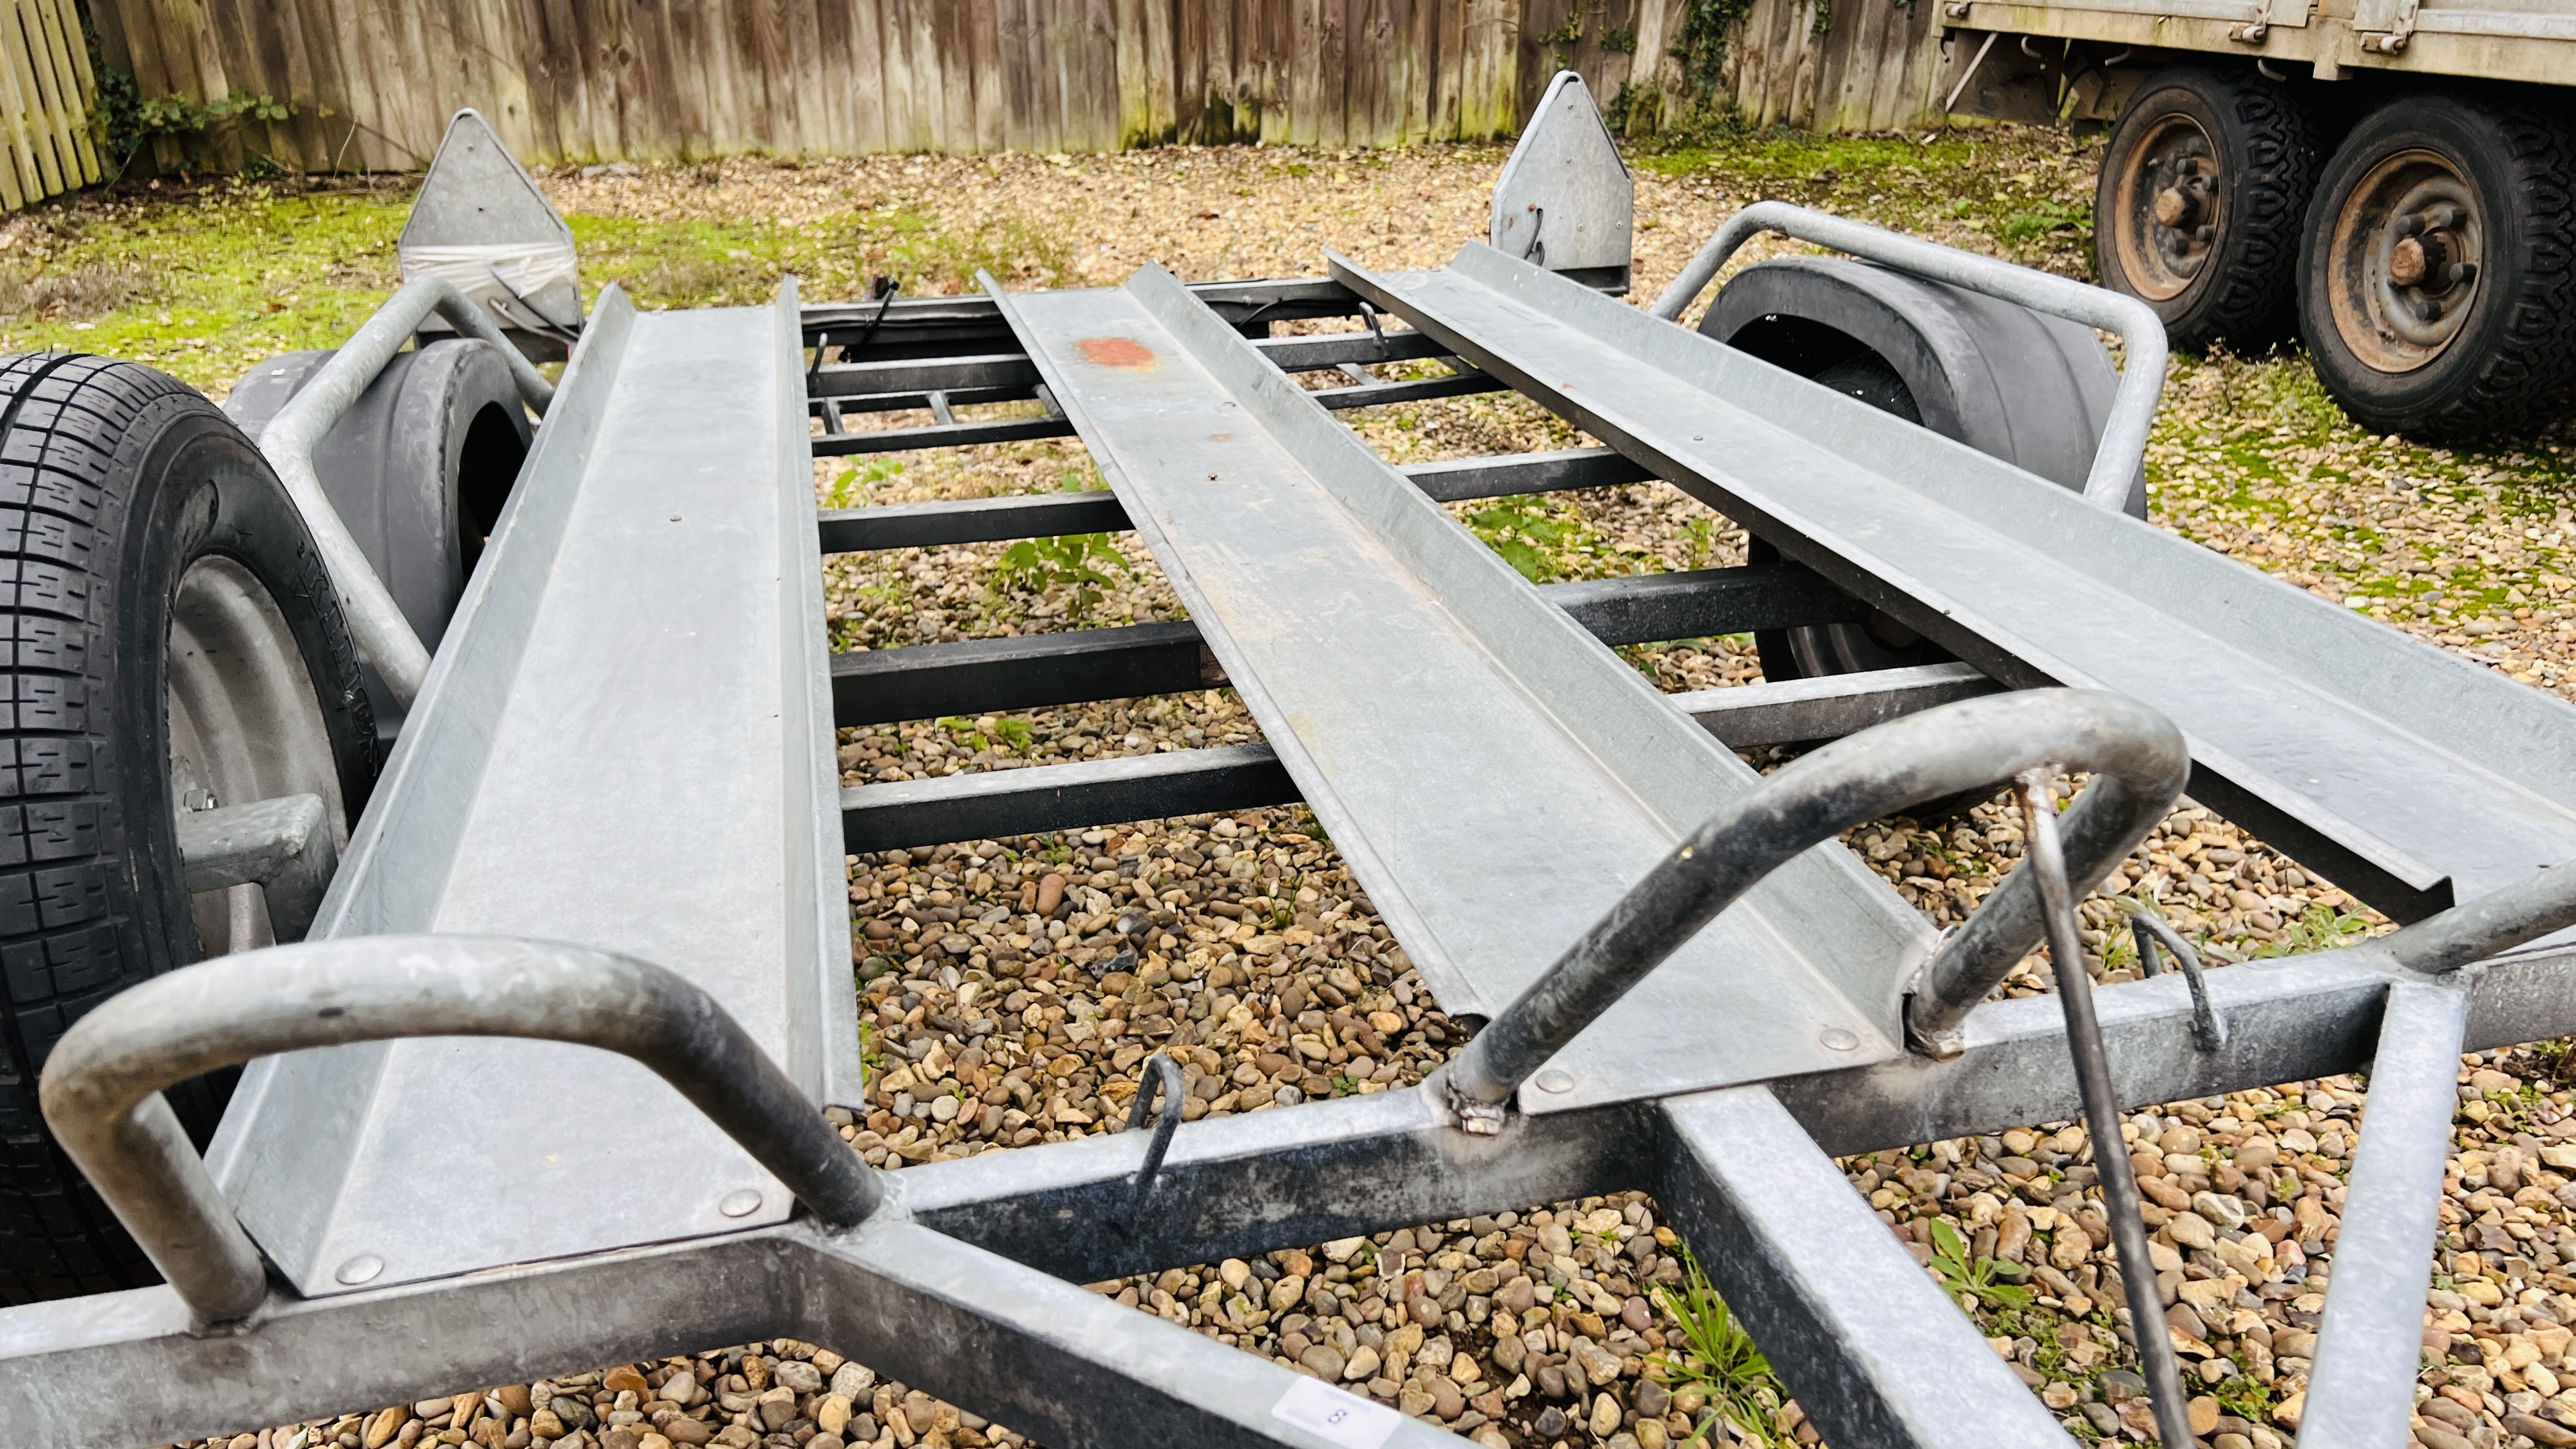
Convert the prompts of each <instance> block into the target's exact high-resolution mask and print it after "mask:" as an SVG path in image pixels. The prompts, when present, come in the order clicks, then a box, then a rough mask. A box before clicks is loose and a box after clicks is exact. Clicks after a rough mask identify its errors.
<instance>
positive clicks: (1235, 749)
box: [841, 626, 2002, 851]
mask: <svg viewBox="0 0 2576 1449" xmlns="http://www.w3.org/2000/svg"><path fill="white" fill-rule="evenodd" d="M1157 627H1169V626H1157ZM1102 632H1107V631H1102ZM2000 688H2002V686H2001V685H1998V684H1996V683H1995V682H1994V681H1993V680H1991V679H1988V678H1986V677H1985V676H1984V675H1982V674H1979V673H1978V672H1977V671H1975V670H1974V669H1971V668H1969V667H1968V666H1967V665H1964V664H1924V665H1916V666H1914V667H1911V668H1906V669H1882V670H1875V671H1872V672H1870V673H1866V674H1837V675H1831V676H1828V677H1825V678H1822V679H1797V680H1790V681H1788V682H1785V683H1781V684H1744V685H1735V686H1731V687H1728V688H1724V689H1703V690H1697V691H1694V692H1692V693H1689V694H1677V695H1673V696H1670V698H1671V700H1672V702H1673V705H1674V707H1675V708H1677V709H1679V710H1681V711H1682V712H1683V713H1685V714H1687V715H1689V716H1690V717H1691V718H1692V719H1694V720H1696V721H1698V722H1699V725H1700V727H1701V728H1703V729H1705V730H1707V731H1708V732H1709V733H1710V734H1713V735H1715V736H1717V738H1718V739H1720V740H1721V741H1724V742H1725V743H1726V744H1728V745H1731V746H1734V747H1735V748H1737V749H1745V748H1749V747H1752V746H1755V745H1778V744H1792V743H1803V742H1807V741H1813V740H1823V739H1836V738H1840V737H1841V736H1843V735H1847V734H1856V733H1858V732H1859V731H1861V730H1865V729H1867V728H1869V727H1870V726H1872V725H1877V724H1884V723H1886V722H1887V721H1888V720H1891V719H1896V718H1899V717H1901V716H1904V715H1908V714H1912V713H1914V712H1916V711H1917V710H1925V709H1930V708H1933V707H1934V706H1936V705H1943V704H1949V703H1952V702H1954V701H1957V700H1962V699H1973V698H1975V697H1976V696H1978V695H1981V694H1991V693H1993V692H1995V691H1996V690H1998V689H2000ZM1299 798H1300V797H1299V795H1298V792H1297V785H1296V782H1295V781H1294V780H1291V779H1290V778H1289V777H1288V771H1287V770H1286V769H1285V768H1284V767H1282V766H1281V765H1280V763H1279V757H1278V756H1277V755H1276V754H1274V753H1273V752H1272V751H1271V748H1270V747H1269V746H1268V745H1264V744H1251V745H1226V746H1221V747H1214V748H1209V749H1203V750H1175V751H1171V752H1169V753H1164V754H1153V755H1131V756H1126V757H1123V758H1113V759H1105V760H1074V761H1069V762H1066V763H1063V764H1054V765H1034V766H1028V767H1024V768H1021V769H1015V770H984V771H975V772H970V773H966V774H958V775H946V776H940V777H937V778H933V779H928V780H905V781H896V782H892V783H887V784H880V785H860V786H855V787H852V788H849V789H845V790H843V791H842V792H841V832H842V840H843V848H844V849H847V850H852V851H862V850H892V849H895V848H896V847H898V846H915V845H937V844H940V843H942V842H945V841H952V840H985V839H994V838H999V837H1003V836H1011V835H1027V834H1031V833H1034V832H1037V831H1046V830H1070V829H1077V828H1083V827H1088V826H1093V825H1107V824H1112V823H1114V822H1117V821H1122V820H1160V819H1166V818H1169V817H1171V816H1175V815H1198V814H1204V813H1207V812H1209V811H1216V810H1251V809H1257V808H1259V807H1261V806H1264V805H1287V804H1292V803H1294V802H1295V801H1297V800H1298V799H1299Z"/></svg>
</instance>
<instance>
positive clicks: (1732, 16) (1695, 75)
mask: <svg viewBox="0 0 2576 1449" xmlns="http://www.w3.org/2000/svg"><path fill="white" fill-rule="evenodd" d="M1752 13H1753V0H1689V3H1688V4H1686V5H1685V6H1683V7H1682V24H1681V31H1680V33H1679V35H1677V36H1676V37H1675V40H1674V44H1673V46H1672V48H1671V50H1670V51H1669V52H1668V53H1669V54H1670V55H1671V56H1672V58H1673V59H1675V60H1678V61H1680V62H1681V63H1682V78H1683V79H1684V80H1687V81H1689V82H1690V87H1691V90H1692V91H1693V92H1695V93H1696V94H1697V95H1698V96H1699V98H1700V99H1701V100H1703V101H1705V100H1708V99H1710V98H1711V97H1713V96H1715V95H1716V94H1717V83H1718V81H1719V80H1720V79H1721V78H1722V76H1721V72H1722V71H1723V69H1724V68H1725V65H1726V41H1727V36H1728V34H1729V32H1731V31H1733V30H1734V29H1735V27H1736V25H1737V24H1738V23H1739V22H1741V21H1742V20H1743V19H1744V17H1746V16H1748V15H1750V14H1752Z"/></svg>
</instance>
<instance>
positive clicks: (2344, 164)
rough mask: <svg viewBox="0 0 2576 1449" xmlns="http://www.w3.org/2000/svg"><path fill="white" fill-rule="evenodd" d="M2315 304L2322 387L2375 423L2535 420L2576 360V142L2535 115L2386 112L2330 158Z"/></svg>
mask: <svg viewBox="0 0 2576 1449" xmlns="http://www.w3.org/2000/svg"><path fill="white" fill-rule="evenodd" d="M2299 304H2300V310H2301V321H2302V323H2303V325H2304V327H2305V330H2306V333H2307V339H2308V355H2309V357H2310V359H2311V360H2312V362H2313V363H2314V365H2315V367H2316V371H2317V378H2318V380H2319V381H2321V382H2323V383H2324V384H2325V386H2326V390H2327V391H2328V392H2330V393H2332V394H2334V397H2335V400H2336V401H2337V402H2339V403H2342V404H2343V407H2344V411H2346V412H2348V413H2350V414H2351V415H2352V417H2353V419H2354V421H2356V422H2358V423H2360V424H2361V425H2362V426H2364V427H2366V428H2370V429H2372V430H2373V431H2376V432H2382V433H2410V434H2415V435H2418V436H2421V437H2427V438H2465V437H2472V436H2475V435H2476V434H2479V433H2481V432H2485V431H2487V430H2490V429H2495V428H2510V427H2515V426H2518V425H2521V424H2524V423H2528V422H2530V421H2531V420H2532V418H2533V415H2534V413H2535V412H2536V411H2537V410H2538V409H2540V408H2541V407H2542V406H2544V405H2545V404H2547V403H2549V402H2551V401H2552V400H2553V399H2554V398H2556V397H2557V396H2558V394H2559V393H2560V392H2561V391H2563V390H2564V389H2565V387H2566V385H2567V381H2568V369H2569V366H2570V363H2571V362H2576V138H2571V135H2570V132H2569V128H2568V126H2567V125H2566V123H2565V122H2563V121H2562V120H2560V119H2559V118H2558V117H2557V116H2556V115H2554V114H2551V113H2548V112H2544V111H2541V110H2539V109H2537V108H2527V107H2521V106H2496V107H2488V106H2483V105H2479V104H2476V103H2473V102H2470V101H2466V100H2463V99H2461V98H2459V97H2457V96H2446V95H2425V96H2410V97H2408V98H2406V99H2404V100H2401V101H2395V102H2392V103H2390V104H2389V105H2386V106H2383V107H2381V108H2380V109H2379V110H2377V111H2375V112H2373V113H2372V114H2370V115H2369V116H2367V117H2365V118H2363V120H2362V122H2361V124H2360V125H2358V126H2356V127H2354V128H2353V131H2352V134H2351V135H2350V136H2349V137H2347V138H2345V141H2344V143H2343V146H2342V148H2341V149H2340V150H2338V151H2336V152H2335V155H2334V159H2333V160H2331V161H2329V162H2328V163H2326V171H2325V177H2324V179H2323V181H2321V182H2320V183H2319V185H2318V188H2317V200H2316V205H2315V207H2314V208H2313V209H2312V210H2311V211H2310V213H2309V217H2308V229H2307V240H2306V244H2305V245H2304V246H2303V247H2302V248H2301V250H2300V254H2299Z"/></svg>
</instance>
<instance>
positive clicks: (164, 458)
mask: <svg viewBox="0 0 2576 1449" xmlns="http://www.w3.org/2000/svg"><path fill="white" fill-rule="evenodd" d="M163 412H166V416H163V417H158V418H156V417H154V413H163ZM156 424H157V425H156ZM126 436H127V438H128V440H129V442H128V444H127V447H133V448H136V449H137V450H138V451H139V453H140V456H139V457H138V458H136V460H135V462H134V465H133V467H134V472H133V474H132V476H133V478H134V480H135V482H134V487H133V491H132V493H131V494H130V495H129V499H128V505H127V508H128V511H127V515H126V518H125V520H124V526H123V528H122V529H121V530H120V532H121V535H122V536H121V537H120V538H119V539H118V558H119V574H118V577H117V580H116V589H115V599H114V601H113V603H112V605H111V606H112V607H114V608H116V617H115V620H114V623H113V626H112V628H111V630H110V638H111V640H112V641H113V648H112V650H111V662H110V668H111V669H113V670H114V671H115V678H114V679H113V681H112V683H111V684H110V695H111V698H112V700H113V701H114V709H115V716H114V723H113V724H112V726H111V728H113V729H114V730H115V732H116V746H115V752H116V757H117V769H118V774H119V776H120V783H121V786H122V788H123V790H124V792H125V797H126V799H127V800H128V801H130V802H131V803H130V804H128V805H127V807H126V813H127V817H128V822H127V828H128V830H129V832H131V842H130V849H129V850H128V852H127V857H126V858H127V860H128V861H129V862H130V869H131V870H132V872H133V874H134V876H135V879H134V880H133V882H132V885H133V888H134V890H135V892H136V900H137V902H138V906H139V907H140V912H141V913H142V914H143V915H144V917H145V918H146V919H151V918H153V917H154V916H156V915H157V916H158V917H159V924H160V925H161V929H160V930H158V931H157V932H155V933H154V934H155V935H157V936H159V937H161V938H162V939H163V940H166V941H168V942H170V943H173V946H172V947H171V948H170V949H172V950H173V951H175V953H176V955H177V959H174V960H170V961H156V962H155V963H154V970H155V972H156V973H157V972H159V971H161V970H166V969H168V967H169V966H171V965H176V964H183V963H184V962H185V961H187V960H193V959H195V958H196V952H195V951H194V950H193V949H192V946H193V942H194V939H195V927H194V925H193V923H192V921H191V919H190V915H189V901H188V896H187V894H186V892H184V891H183V890H182V889H181V887H180V870H179V846H178V828H177V824H176V821H177V810H178V801H177V800H176V799H175V798H173V796H172V793H171V789H172V787H171V779H170V712H169V696H168V689H167V686H166V684H165V683H164V681H165V680H166V679H167V677H168V668H169V647H170V619H171V615H172V612H173V609H174V606H175V604H176V601H177V598H178V591H179V582H180V580H181V579H182V578H183V577H184V576H185V575H186V573H187V570H188V568H189V566H190V565H192V564H194V563H196V562H197V561H198V560H200V559H203V558H208V557H221V558H226V559H230V560H232V561H233V562H235V563H237V564H239V565H240V566H241V567H242V568H244V569H246V570H247V571H248V572H249V573H250V574H251V576H252V577H254V578H256V579H257V580H259V582H260V584H261V586H262V587H264V588H266V589H267V590H268V592H269V595H270V597H271V598H273V599H274V600H276V602H277V606H278V609H279V612H280V613H281V614H282V615H283V616H284V617H285V619H286V623H287V628H288V629H289V631H290V632H291V633H292V634H293V635H294V637H295V642H296V644H297V646H298V648H299V649H300V651H301V652H302V654H303V656H304V665H305V670H306V672H307V674H308V676H309V677H310V679H311V683H312V686H313V694H314V698H315V701H316V702H317V703H318V704H319V705H320V706H321V710H322V719H323V725H324V728H325V730H326V731H327V733H328V734H329V736H330V740H331V747H332V756H333V762H334V764H335V765H336V767H337V775H338V778H339V784H340V799H341V803H342V807H343V811H344V819H343V820H342V821H339V822H335V823H336V824H337V825H338V826H339V827H340V828H342V829H345V828H346V826H347V825H349V824H351V823H354V822H355V820H356V819H357V815H358V812H359V811H360V810H361V809H363V808H364V807H365V804H366V799H367V792H368V791H369V790H370V789H371V788H372V787H373V785H374V783H375V776H376V771H377V766H378V763H379V762H378V759H377V756H376V745H375V738H374V723H373V717H372V715H371V714H370V712H369V710H368V708H367V703H366V692H365V690H364V688H363V687H362V686H361V685H360V684H359V682H358V673H357V661H356V658H355V652H354V650H353V649H352V647H351V644H350V641H349V637H348V633H347V630H346V629H345V628H344V627H342V626H341V624H340V620H339V611H338V605H337V600H336V596H333V595H331V594H329V593H328V592H327V591H328V589H329V581H328V578H327V576H326V575H325V573H324V571H323V569H322V567H321V560H320V557H319V555H318V554H317V552H316V551H315V549H314V547H313V543H312V539H311V535H309V534H308V533H307V532H306V531H305V528H304V522H303V519H302V517H301V515H299V514H298V513H297V512H296V509H295V506H294V503H293V501H292V500H291V499H289V498H288V497H287V495H286V490H285V489H284V488H283V487H282V486H281V485H280V484H279V483H278V482H277V479H276V476H275V475H274V474H273V473H271V472H270V471H269V467H268V464H267V462H266V460H265V459H263V458H261V457H260V455H259V453H258V450H256V449H255V448H253V447H252V446H251V445H250V443H249V441H248V440H247V439H245V438H243V437H242V435H241V433H240V431H239V430H237V429H236V428H234V427H233V426H232V425H231V423H230V422H228V421H227V420H225V419H224V418H223V417H222V415H221V414H219V413H217V412H216V411H215V410H214V408H213V406H212V405H211V404H209V403H207V402H205V401H204V400H203V399H201V398H197V397H194V396H192V395H182V396H178V397H173V398H169V399H166V400H164V401H162V402H159V403H156V404H155V405H154V407H153V409H152V410H151V411H149V412H147V413H146V414H145V415H144V416H143V417H142V418H138V419H137V425H136V426H135V427H134V428H132V429H130V430H129V431H128V433H127V435H126ZM118 451H119V453H120V455H122V454H124V452H125V451H126V449H125V448H123V447H121V448H120V449H119V450H118ZM123 461H124V460H123V457H122V456H120V458H119V462H120V463H122V462H123ZM138 813H139V814H140V817H141V818H137V815H138Z"/></svg>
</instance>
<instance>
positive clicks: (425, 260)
mask: <svg viewBox="0 0 2576 1449" xmlns="http://www.w3.org/2000/svg"><path fill="white" fill-rule="evenodd" d="M396 255H397V257H399V259H400V260H401V262H402V274H403V280H404V281H406V282H408V281H411V280H413V279H415V278H419V277H443V278H445V279H446V280H447V281H449V282H452V283H454V284H455V286H456V290H458V291H460V292H463V293H464V294H465V295H466V296H467V297H469V298H472V299H473V301H474V302H475V303H476V304H477V305H478V306H483V307H492V306H501V307H508V306H509V305H510V304H511V302H512V297H511V293H513V292H515V293H517V294H518V295H519V296H520V297H534V296H536V295H537V294H538V293H539V292H541V291H544V290H545V289H546V288H548V287H551V286H553V285H554V284H555V283H557V282H561V283H564V284H565V285H567V286H569V287H571V288H573V295H575V296H579V295H580V288H581V270H580V265H579V262H578V260H577V259H576V258H575V256H574V255H573V249H572V247H571V245H570V244H569V243H565V242H559V241H548V242H491V243H485V244H481V245H476V246H409V247H403V248H400V249H399V250H398V251H397V252H396Z"/></svg>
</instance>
